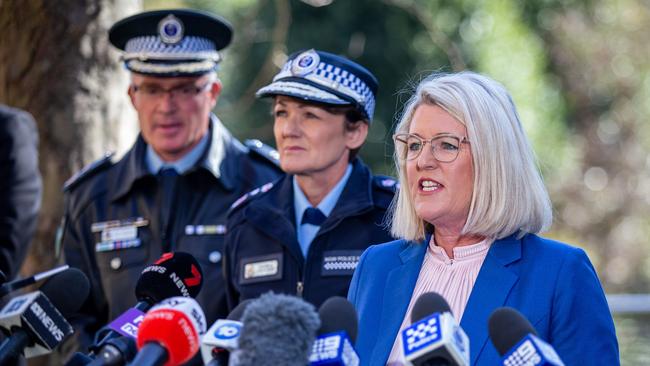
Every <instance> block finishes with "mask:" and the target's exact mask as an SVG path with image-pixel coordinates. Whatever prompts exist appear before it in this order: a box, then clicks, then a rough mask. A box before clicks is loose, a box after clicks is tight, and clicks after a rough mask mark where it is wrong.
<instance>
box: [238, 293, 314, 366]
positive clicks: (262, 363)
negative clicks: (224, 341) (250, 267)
mask: <svg viewBox="0 0 650 366" xmlns="http://www.w3.org/2000/svg"><path fill="white" fill-rule="evenodd" d="M242 323H243V324H244V325H243V327H242V330H241V335H240V336H239V348H238V349H237V350H235V351H234V352H233V353H232V354H231V357H230V364H231V365H233V366H253V365H255V366H278V365H284V366H305V365H306V364H307V363H308V362H309V353H310V351H311V348H312V344H313V342H314V338H315V336H316V330H317V329H318V328H319V327H320V320H319V319H318V314H316V310H315V309H314V306H313V305H311V304H308V303H306V302H305V301H303V300H301V299H299V298H297V297H295V296H290V295H282V294H274V293H272V292H270V293H266V294H263V295H262V296H260V297H259V298H258V299H256V300H253V301H252V302H251V303H250V304H249V305H248V308H247V309H246V310H245V311H244V315H243V317H242Z"/></svg>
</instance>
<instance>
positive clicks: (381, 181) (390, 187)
mask: <svg viewBox="0 0 650 366" xmlns="http://www.w3.org/2000/svg"><path fill="white" fill-rule="evenodd" d="M372 183H373V185H374V186H375V187H379V188H382V189H384V190H386V191H389V192H395V191H397V190H398V189H399V182H398V181H397V180H395V178H391V177H387V176H384V175H376V176H374V177H373V178H372Z"/></svg>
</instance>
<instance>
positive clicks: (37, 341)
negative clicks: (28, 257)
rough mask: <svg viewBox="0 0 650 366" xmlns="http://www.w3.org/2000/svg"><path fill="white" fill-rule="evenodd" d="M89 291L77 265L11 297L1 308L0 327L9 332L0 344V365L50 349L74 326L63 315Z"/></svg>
mask: <svg viewBox="0 0 650 366" xmlns="http://www.w3.org/2000/svg"><path fill="white" fill-rule="evenodd" d="M89 292H90V284H89V282H88V278H87V277H86V275H84V273H83V272H81V271H80V270H78V269H76V268H70V269H66V270H65V271H64V272H62V273H60V274H58V275H56V276H54V277H52V278H50V279H49V280H48V281H46V282H45V283H44V284H43V286H41V288H40V291H34V292H30V293H28V294H25V295H21V296H17V297H14V298H13V299H11V300H10V301H9V303H7V305H5V307H4V308H3V309H2V310H1V311H0V327H2V329H3V330H5V331H7V333H10V334H11V335H10V336H9V337H8V338H7V339H6V340H5V341H4V342H3V343H2V345H1V346H0V365H5V364H8V363H10V362H16V358H17V357H18V356H19V355H20V354H21V353H23V354H24V356H25V357H26V358H30V357H34V356H39V355H43V354H46V353H49V352H51V351H52V350H53V349H54V348H55V347H57V346H58V345H59V344H60V343H61V342H63V340H64V339H65V338H66V337H67V336H69V335H70V334H72V333H73V332H74V330H73V329H72V326H71V325H70V324H69V323H68V321H67V320H66V319H65V317H69V316H71V315H73V314H75V313H76V312H77V311H78V310H79V308H80V307H81V304H83V302H84V301H85V300H86V298H87V297H88V294H89Z"/></svg>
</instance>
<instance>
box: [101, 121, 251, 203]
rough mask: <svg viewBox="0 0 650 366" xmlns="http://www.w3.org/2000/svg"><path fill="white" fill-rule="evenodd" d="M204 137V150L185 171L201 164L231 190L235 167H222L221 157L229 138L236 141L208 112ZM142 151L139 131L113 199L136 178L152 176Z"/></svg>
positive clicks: (144, 150) (144, 145) (141, 139)
mask: <svg viewBox="0 0 650 366" xmlns="http://www.w3.org/2000/svg"><path fill="white" fill-rule="evenodd" d="M207 136H208V139H207V142H206V145H207V148H206V149H204V150H205V151H204V153H203V154H202V156H201V158H200V159H199V161H198V162H195V164H194V167H191V168H190V169H189V170H188V171H191V170H192V169H195V167H202V168H204V169H206V170H208V171H209V172H210V173H212V175H214V176H215V178H217V179H218V180H219V181H220V182H221V183H222V185H223V186H224V187H225V188H226V189H229V190H232V189H234V177H233V176H234V175H236V174H237V173H236V169H237V168H236V167H226V166H225V165H226V164H225V161H224V158H225V155H226V145H227V144H228V143H229V141H230V140H233V141H232V142H236V140H234V139H233V138H232V136H231V135H230V133H229V132H228V130H226V128H225V127H224V126H223V124H221V122H220V121H219V119H218V118H217V117H216V116H214V115H210V132H209V133H208V134H207ZM197 146H198V145H197ZM242 149H244V147H242ZM146 153H147V143H146V142H145V141H144V139H143V138H142V134H139V135H138V138H137V140H136V142H135V146H134V147H133V148H132V149H131V150H130V151H129V152H127V154H126V155H125V156H124V158H123V161H124V167H123V169H122V170H121V171H120V172H119V173H118V179H117V180H116V182H119V184H118V186H117V187H118V188H117V190H116V191H115V193H114V194H113V195H112V199H113V200H117V199H119V198H120V197H122V196H124V195H126V194H127V193H128V192H129V191H130V190H131V188H132V186H133V184H134V183H135V182H136V181H137V180H140V179H142V178H144V177H146V176H151V175H152V172H151V171H150V170H149V168H148V167H147V161H146ZM120 163H121V162H120ZM120 163H118V164H120ZM186 173H187V172H186Z"/></svg>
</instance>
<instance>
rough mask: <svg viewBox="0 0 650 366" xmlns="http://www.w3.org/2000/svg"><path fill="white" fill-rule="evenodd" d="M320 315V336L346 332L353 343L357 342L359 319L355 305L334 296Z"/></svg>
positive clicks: (323, 305) (328, 300) (327, 301)
mask: <svg viewBox="0 0 650 366" xmlns="http://www.w3.org/2000/svg"><path fill="white" fill-rule="evenodd" d="M318 315H319V316H320V320H321V326H320V329H319V330H318V335H323V334H327V333H334V332H340V331H342V330H344V331H345V332H346V333H347V335H348V337H350V340H351V341H352V343H354V342H355V341H356V339H357V327H358V324H359V319H358V318H357V311H356V310H355V309H354V305H352V304H351V303H350V302H349V301H348V300H347V299H346V298H344V297H340V296H333V297H330V298H329V299H327V300H325V302H324V303H323V304H322V305H321V306H320V308H319V309H318Z"/></svg>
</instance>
